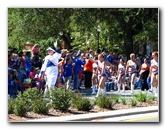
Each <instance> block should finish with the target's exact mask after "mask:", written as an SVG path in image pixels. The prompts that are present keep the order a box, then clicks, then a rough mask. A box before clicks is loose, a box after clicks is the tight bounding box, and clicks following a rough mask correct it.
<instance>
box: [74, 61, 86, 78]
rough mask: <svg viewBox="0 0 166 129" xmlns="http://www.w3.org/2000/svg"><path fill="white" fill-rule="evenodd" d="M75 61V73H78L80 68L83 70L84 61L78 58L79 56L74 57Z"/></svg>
mask: <svg viewBox="0 0 166 129" xmlns="http://www.w3.org/2000/svg"><path fill="white" fill-rule="evenodd" d="M74 63H75V66H74V69H73V70H74V75H78V71H79V70H82V65H84V63H83V62H82V61H81V60H80V59H78V58H75V59H74Z"/></svg>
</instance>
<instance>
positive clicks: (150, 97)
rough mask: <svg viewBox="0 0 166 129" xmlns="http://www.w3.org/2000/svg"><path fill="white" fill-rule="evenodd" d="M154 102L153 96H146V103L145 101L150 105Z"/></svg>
mask: <svg viewBox="0 0 166 129" xmlns="http://www.w3.org/2000/svg"><path fill="white" fill-rule="evenodd" d="M154 100H155V96H152V95H148V96H147V100H146V101H147V102H148V103H152V102H153V101H154Z"/></svg>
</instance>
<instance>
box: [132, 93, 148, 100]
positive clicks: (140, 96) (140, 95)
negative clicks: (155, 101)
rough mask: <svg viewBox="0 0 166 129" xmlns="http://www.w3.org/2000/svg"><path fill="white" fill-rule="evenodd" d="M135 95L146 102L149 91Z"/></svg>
mask: <svg viewBox="0 0 166 129" xmlns="http://www.w3.org/2000/svg"><path fill="white" fill-rule="evenodd" d="M134 97H135V98H136V99H137V100H138V101H139V102H146V100H147V93H146V94H143V93H142V92H140V93H139V94H136V95H134Z"/></svg>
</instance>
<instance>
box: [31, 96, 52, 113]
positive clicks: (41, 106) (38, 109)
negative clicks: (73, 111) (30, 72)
mask: <svg viewBox="0 0 166 129" xmlns="http://www.w3.org/2000/svg"><path fill="white" fill-rule="evenodd" d="M32 111H33V112H35V113H39V114H47V113H48V111H49V106H47V102H46V100H44V99H43V98H39V99H36V100H34V102H33V103H32Z"/></svg>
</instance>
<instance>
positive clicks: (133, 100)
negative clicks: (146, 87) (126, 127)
mask: <svg viewBox="0 0 166 129" xmlns="http://www.w3.org/2000/svg"><path fill="white" fill-rule="evenodd" d="M130 100H131V106H136V105H137V100H136V99H134V98H131V99H130Z"/></svg>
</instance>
